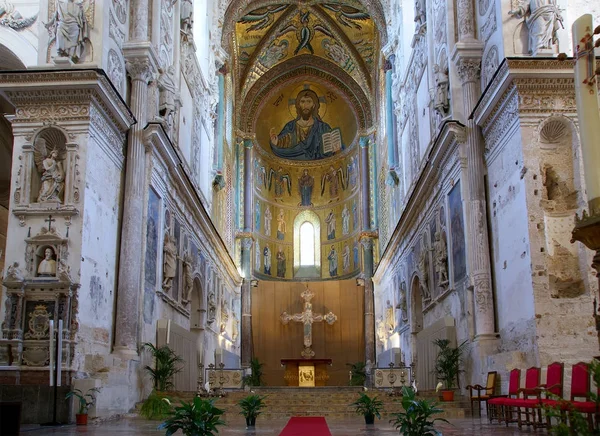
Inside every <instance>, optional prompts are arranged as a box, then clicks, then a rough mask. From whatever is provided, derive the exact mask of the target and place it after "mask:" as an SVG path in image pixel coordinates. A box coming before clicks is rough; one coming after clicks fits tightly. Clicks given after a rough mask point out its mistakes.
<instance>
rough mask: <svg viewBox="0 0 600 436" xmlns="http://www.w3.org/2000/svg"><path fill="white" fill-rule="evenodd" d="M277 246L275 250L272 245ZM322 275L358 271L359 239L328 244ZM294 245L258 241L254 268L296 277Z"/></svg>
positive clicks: (324, 255) (276, 275)
mask: <svg viewBox="0 0 600 436" xmlns="http://www.w3.org/2000/svg"><path fill="white" fill-rule="evenodd" d="M274 246H277V249H276V250H274V249H273V248H272V247H274ZM321 256H322V262H321V264H322V265H325V268H323V271H322V277H339V276H344V275H347V274H351V273H354V272H356V270H358V269H359V268H360V264H359V262H360V257H359V246H358V240H353V241H345V242H343V243H336V244H331V245H327V244H324V245H323V248H322V251H321ZM293 260H294V258H293V255H292V247H290V246H288V245H285V246H283V245H276V244H273V243H263V245H261V243H260V242H259V243H257V244H256V248H255V259H254V270H255V272H258V273H259V274H264V275H267V276H272V277H277V278H282V279H286V278H287V279H291V278H294V275H293V270H292V268H291V265H292V264H293Z"/></svg>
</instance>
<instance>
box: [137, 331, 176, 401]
mask: <svg viewBox="0 0 600 436" xmlns="http://www.w3.org/2000/svg"><path fill="white" fill-rule="evenodd" d="M142 349H143V350H149V351H150V353H152V357H153V358H154V368H152V367H151V366H149V365H146V366H145V367H144V368H145V369H146V371H148V373H149V374H150V377H152V381H153V383H154V388H155V389H156V390H157V391H163V392H164V391H168V390H169V389H171V388H173V376H174V375H175V374H177V373H178V372H179V371H181V369H182V362H183V359H182V358H181V357H179V356H178V355H177V354H176V353H175V352H174V351H173V350H171V349H170V348H169V346H168V345H163V346H162V347H156V346H154V345H153V344H151V343H149V342H146V343H145V344H144V345H143V346H142Z"/></svg>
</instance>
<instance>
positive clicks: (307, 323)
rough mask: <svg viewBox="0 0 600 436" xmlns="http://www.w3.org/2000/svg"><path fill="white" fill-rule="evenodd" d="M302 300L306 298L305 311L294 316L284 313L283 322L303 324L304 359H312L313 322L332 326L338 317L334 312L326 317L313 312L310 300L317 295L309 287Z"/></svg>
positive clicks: (302, 295)
mask: <svg viewBox="0 0 600 436" xmlns="http://www.w3.org/2000/svg"><path fill="white" fill-rule="evenodd" d="M300 296H301V297H302V298H304V311H302V312H301V313H296V314H294V315H290V314H288V313H287V312H283V313H282V314H281V322H283V323H284V324H287V323H288V322H290V321H296V322H301V323H303V324H304V350H303V351H302V353H301V354H302V357H304V358H305V359H310V358H311V357H314V355H315V352H314V351H313V350H312V348H311V346H312V324H313V322H321V321H325V322H326V323H327V324H329V325H332V324H333V323H334V322H336V320H337V316H336V315H334V314H333V312H329V313H327V314H326V315H321V314H320V313H313V311H312V303H311V302H310V300H312V298H313V297H314V296H315V294H314V293H313V292H312V291H311V290H310V289H308V285H307V286H306V289H305V290H304V291H303V292H302V294H300Z"/></svg>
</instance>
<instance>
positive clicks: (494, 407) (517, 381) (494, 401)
mask: <svg viewBox="0 0 600 436" xmlns="http://www.w3.org/2000/svg"><path fill="white" fill-rule="evenodd" d="M520 386H521V370H520V369H519V368H515V369H513V370H511V371H510V375H509V377H508V395H497V396H495V397H494V398H491V399H489V400H488V401H487V405H488V419H489V420H490V423H491V422H492V421H493V420H494V419H497V420H498V424H501V423H502V421H506V426H507V427H508V424H509V423H510V422H517V420H516V419H513V417H512V414H509V410H508V408H507V407H505V402H506V400H508V399H514V398H516V397H517V395H518V393H519V389H520Z"/></svg>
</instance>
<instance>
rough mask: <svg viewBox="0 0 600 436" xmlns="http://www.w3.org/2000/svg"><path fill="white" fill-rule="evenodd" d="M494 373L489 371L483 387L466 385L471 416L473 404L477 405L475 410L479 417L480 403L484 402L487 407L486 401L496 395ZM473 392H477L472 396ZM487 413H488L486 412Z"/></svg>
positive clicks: (495, 374) (495, 373)
mask: <svg viewBox="0 0 600 436" xmlns="http://www.w3.org/2000/svg"><path fill="white" fill-rule="evenodd" d="M497 374H498V373H497V372H496V371H490V372H488V373H487V380H486V383H485V386H481V385H468V386H467V389H468V390H469V397H470V401H471V415H472V416H473V403H477V409H478V410H479V416H481V403H482V402H485V403H486V407H487V401H488V400H489V399H490V398H492V397H493V396H494V395H495V394H496V376H497ZM473 391H477V393H475V395H473ZM488 413H489V411H488Z"/></svg>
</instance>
